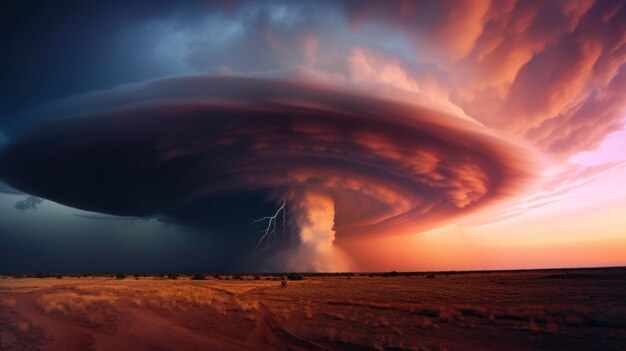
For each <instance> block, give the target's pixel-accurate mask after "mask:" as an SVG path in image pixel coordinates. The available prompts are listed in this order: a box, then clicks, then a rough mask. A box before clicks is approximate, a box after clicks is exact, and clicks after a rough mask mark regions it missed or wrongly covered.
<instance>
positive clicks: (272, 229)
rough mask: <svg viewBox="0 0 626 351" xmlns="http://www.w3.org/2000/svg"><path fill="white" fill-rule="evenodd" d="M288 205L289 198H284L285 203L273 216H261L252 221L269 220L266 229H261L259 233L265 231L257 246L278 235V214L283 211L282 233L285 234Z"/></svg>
mask: <svg viewBox="0 0 626 351" xmlns="http://www.w3.org/2000/svg"><path fill="white" fill-rule="evenodd" d="M286 205H287V200H286V199H284V198H283V203H282V204H281V205H280V207H279V208H278V210H276V212H275V213H274V215H273V216H266V217H263V218H259V219H256V220H253V221H252V223H259V222H263V221H267V227H266V228H265V229H264V230H261V231H260V232H259V233H263V235H262V236H261V239H259V243H258V244H257V245H256V247H259V246H261V244H262V243H263V240H266V241H269V240H270V238H272V236H274V235H276V222H277V220H278V216H279V215H280V214H281V213H282V233H283V234H284V233H285V221H286V218H287V210H286V209H285V206H286Z"/></svg>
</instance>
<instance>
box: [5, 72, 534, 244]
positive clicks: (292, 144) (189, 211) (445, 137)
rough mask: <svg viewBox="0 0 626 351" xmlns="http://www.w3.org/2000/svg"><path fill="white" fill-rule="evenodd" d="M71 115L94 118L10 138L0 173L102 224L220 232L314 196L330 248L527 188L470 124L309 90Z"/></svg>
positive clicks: (136, 93)
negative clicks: (330, 235) (145, 222)
mask: <svg viewBox="0 0 626 351" xmlns="http://www.w3.org/2000/svg"><path fill="white" fill-rule="evenodd" d="M74 104H75V105H76V106H75V107H76V109H75V110H76V111H88V110H89V108H87V106H86V105H92V106H91V109H92V110H94V111H91V112H90V113H89V114H88V115H84V116H81V117H74V118H66V119H58V118H56V119H53V120H52V121H49V122H47V124H46V125H45V127H42V128H39V129H37V128H36V129H34V130H33V131H32V132H29V133H26V134H25V135H23V136H21V137H18V138H16V139H15V140H13V141H12V143H11V144H10V145H8V147H6V148H5V150H4V151H3V152H2V154H1V155H0V165H2V167H1V169H0V173H1V175H2V178H3V179H4V180H6V181H7V182H8V183H9V184H11V185H13V186H15V187H16V188H18V189H20V190H23V191H26V192H28V193H29V194H34V195H37V196H41V197H43V198H47V199H51V200H54V201H56V202H59V203H62V204H66V205H69V206H72V207H77V208H81V209H85V210H90V211H95V212H101V213H107V214H114V215H122V216H152V215H159V216H161V217H162V218H166V219H167V220H169V221H172V222H176V223H183V224H187V225H193V226H207V227H213V228H215V227H217V228H218V229H221V230H224V231H227V232H230V231H232V229H231V228H232V227H237V228H238V229H241V228H246V226H241V222H242V221H246V220H248V219H249V218H256V217H262V216H264V215H265V214H266V213H264V212H263V211H267V210H268V208H270V209H271V208H272V205H271V204H269V205H268V203H267V202H268V200H277V199H278V198H280V197H284V196H290V195H289V194H292V193H294V192H301V191H305V192H306V191H314V192H315V193H319V194H324V196H326V197H329V198H332V200H333V201H334V206H335V229H336V230H337V234H338V236H340V235H348V234H366V233H378V234H381V233H384V234H400V233H407V232H410V231H414V230H418V229H420V228H426V227H429V226H432V225H433V224H436V223H439V222H440V221H442V220H445V219H450V218H454V217H455V216H458V215H460V214H462V213H466V212H468V211H472V210H475V209H477V208H480V207H481V206H483V205H485V204H488V203H490V202H491V201H493V200H495V199H498V198H499V197H501V196H504V195H506V194H509V193H510V192H511V191H514V190H515V189H516V187H517V186H518V185H519V184H520V182H522V181H523V180H524V179H525V177H526V176H527V175H528V174H529V171H528V168H527V167H528V164H527V163H526V162H527V159H526V156H525V151H524V150H523V149H522V148H521V147H517V146H515V145H513V144H511V143H508V142H505V141H502V140H500V139H498V138H496V137H494V136H493V135H490V134H489V133H486V132H485V131H484V130H483V128H482V127H481V126H480V125H478V124H475V123H473V122H470V121H466V120H462V119H460V118H456V117H453V116H449V115H446V114H444V113H442V112H436V111H434V110H432V109H430V108H428V107H420V106H416V105H412V104H405V103H400V102H392V101H388V100H384V99H380V98H374V97H371V96H367V95H362V94H354V93H346V92H345V91H342V90H339V89H336V88H330V87H327V86H324V85H318V84H314V83H301V82H300V83H297V82H288V81H279V80H268V79H265V80H263V79H249V78H227V77H221V78H220V77H208V76H197V77H193V76H191V77H183V78H172V79H163V80H156V81H151V82H147V83H144V84H139V85H134V86H132V87H124V88H121V89H120V90H117V91H116V90H113V91H108V92H102V93H99V94H90V95H88V96H84V97H81V98H77V99H76V101H74ZM81 104H82V105H81ZM64 108H67V106H65V107H64ZM62 110H63V109H62ZM70 110H71V109H70ZM96 111H101V112H96ZM41 150H46V152H45V153H43V152H41ZM43 174H45V176H43ZM224 214H227V215H224ZM246 225H247V226H248V227H249V224H246ZM239 227H241V228H239Z"/></svg>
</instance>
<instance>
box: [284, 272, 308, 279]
mask: <svg viewBox="0 0 626 351" xmlns="http://www.w3.org/2000/svg"><path fill="white" fill-rule="evenodd" d="M287 279H289V280H302V279H304V278H302V274H300V273H289V274H287Z"/></svg>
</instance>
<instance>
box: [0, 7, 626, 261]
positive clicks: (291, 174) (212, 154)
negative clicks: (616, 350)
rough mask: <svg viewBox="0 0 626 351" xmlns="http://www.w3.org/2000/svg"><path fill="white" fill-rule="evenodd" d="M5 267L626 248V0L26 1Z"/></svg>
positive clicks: (7, 23)
mask: <svg viewBox="0 0 626 351" xmlns="http://www.w3.org/2000/svg"><path fill="white" fill-rule="evenodd" d="M0 43H1V44H2V51H3V54H2V55H0V76H1V77H2V79H0V271H239V270H244V271H277V270H304V271H348V270H364V271H387V270H408V271H415V270H461V269H508V268H537V267H582V266H610V265H626V186H625V185H624V180H625V179H626V132H625V131H624V123H625V116H626V4H624V3H623V1H610V0H607V1H582V0H581V1H574V0H571V1H514V0H510V1H506V0H502V1H487V0H485V1H480V0H472V1H395V2H394V1H354V2H352V1H303V2H293V1H289V2H286V1H285V2H283V1H250V2H246V1H127V2H98V3H96V2H93V3H91V2H88V1H87V2H85V1H77V2H71V1H70V2H66V3H63V4H60V3H58V2H47V1H32V2H29V1H9V2H4V3H3V5H2V7H1V8H0Z"/></svg>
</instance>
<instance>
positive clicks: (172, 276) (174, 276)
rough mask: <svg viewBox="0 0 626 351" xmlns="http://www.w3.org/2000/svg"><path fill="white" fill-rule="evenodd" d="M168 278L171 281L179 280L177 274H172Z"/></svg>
mask: <svg viewBox="0 0 626 351" xmlns="http://www.w3.org/2000/svg"><path fill="white" fill-rule="evenodd" d="M167 277H168V278H169V279H178V276H177V275H176V274H174V273H170V274H168V275H167Z"/></svg>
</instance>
